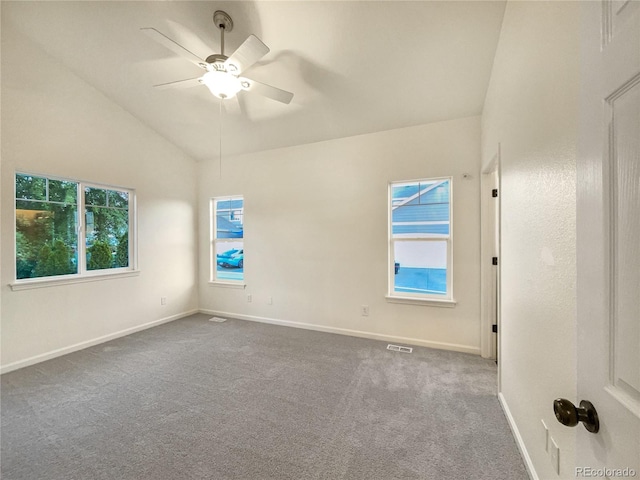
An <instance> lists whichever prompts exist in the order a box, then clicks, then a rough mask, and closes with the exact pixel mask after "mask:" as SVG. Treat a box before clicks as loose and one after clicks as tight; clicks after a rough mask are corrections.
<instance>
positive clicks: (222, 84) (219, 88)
mask: <svg viewBox="0 0 640 480" xmlns="http://www.w3.org/2000/svg"><path fill="white" fill-rule="evenodd" d="M202 83H204V84H205V85H206V86H207V88H208V89H209V91H210V92H211V93H212V94H213V95H215V96H216V97H218V98H222V99H225V98H233V97H235V95H236V93H238V92H239V91H240V90H242V84H241V82H240V79H239V78H238V77H236V76H235V75H232V74H230V73H228V72H224V71H219V70H213V71H210V72H207V73H205V74H204V76H203V77H202Z"/></svg>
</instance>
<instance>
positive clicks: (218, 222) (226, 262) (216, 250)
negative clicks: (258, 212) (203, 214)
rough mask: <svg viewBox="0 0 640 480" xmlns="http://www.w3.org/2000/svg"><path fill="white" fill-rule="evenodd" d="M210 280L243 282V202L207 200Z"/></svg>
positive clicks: (228, 198) (218, 199)
mask: <svg viewBox="0 0 640 480" xmlns="http://www.w3.org/2000/svg"><path fill="white" fill-rule="evenodd" d="M211 281H214V282H238V283H241V282H243V281H244V200H243V198H242V197H240V196H234V197H222V198H213V199H211Z"/></svg>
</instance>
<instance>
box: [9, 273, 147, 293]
mask: <svg viewBox="0 0 640 480" xmlns="http://www.w3.org/2000/svg"><path fill="white" fill-rule="evenodd" d="M137 275H140V270H127V271H119V272H110V273H93V274H88V275H82V276H79V275H74V276H72V277H67V276H65V277H62V278H56V277H45V278H34V279H29V280H18V281H16V282H15V283H10V284H9V286H10V287H11V290H13V291H14V292H15V291H18V290H30V289H32V288H44V287H57V286H59V285H72V284H74V283H85V282H97V281H99V280H111V279H115V278H125V277H135V276H137Z"/></svg>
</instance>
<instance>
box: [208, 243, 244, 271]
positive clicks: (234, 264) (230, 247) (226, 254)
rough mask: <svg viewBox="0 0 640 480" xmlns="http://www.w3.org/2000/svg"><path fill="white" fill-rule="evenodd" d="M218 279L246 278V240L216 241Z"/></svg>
mask: <svg viewBox="0 0 640 480" xmlns="http://www.w3.org/2000/svg"><path fill="white" fill-rule="evenodd" d="M215 278H216V280H243V279H244V242H242V241H239V242H216V276H215Z"/></svg>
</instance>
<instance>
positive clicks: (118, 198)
mask: <svg viewBox="0 0 640 480" xmlns="http://www.w3.org/2000/svg"><path fill="white" fill-rule="evenodd" d="M107 193H108V198H109V206H110V207H116V208H128V207H129V192H120V191H118V190H108V192H107Z"/></svg>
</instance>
